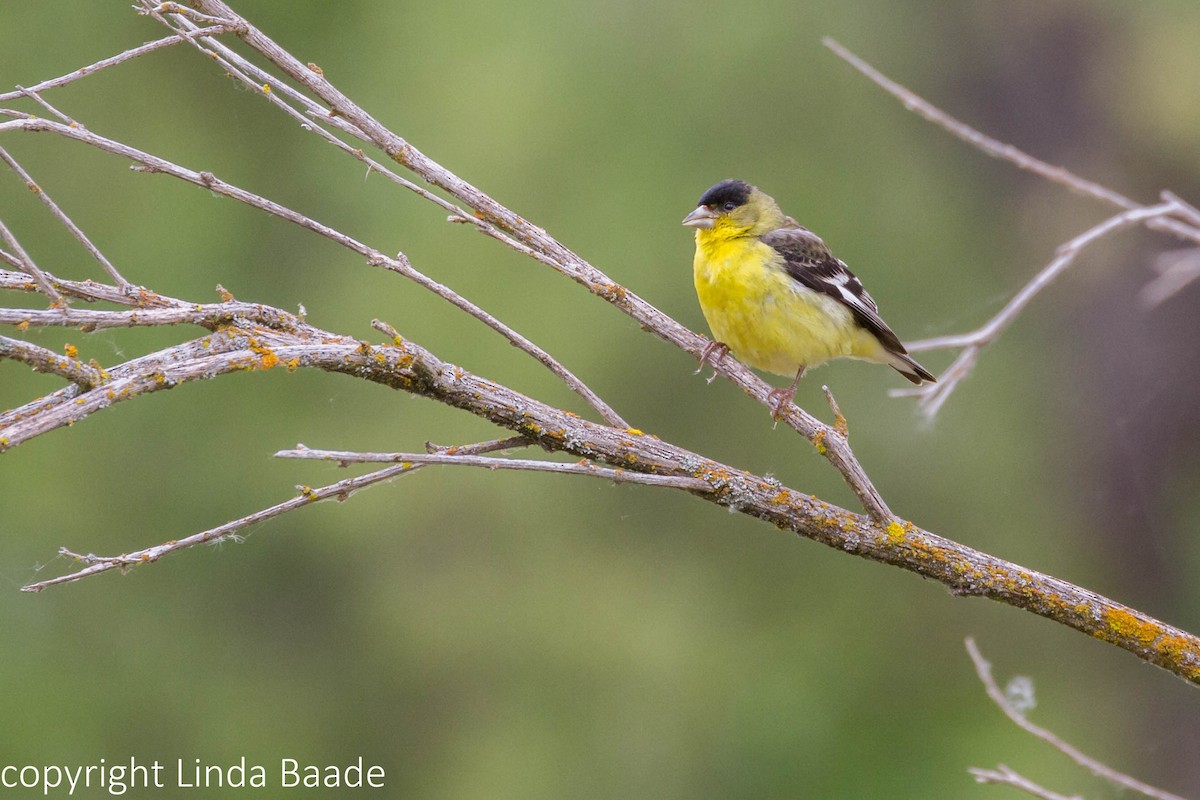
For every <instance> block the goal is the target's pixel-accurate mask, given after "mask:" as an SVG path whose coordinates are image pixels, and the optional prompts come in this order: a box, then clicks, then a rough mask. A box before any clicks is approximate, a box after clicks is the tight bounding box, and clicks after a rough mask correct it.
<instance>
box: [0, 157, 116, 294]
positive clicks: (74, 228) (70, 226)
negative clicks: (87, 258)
mask: <svg viewBox="0 0 1200 800" xmlns="http://www.w3.org/2000/svg"><path fill="white" fill-rule="evenodd" d="M0 161H3V162H4V163H5V164H7V165H8V166H9V168H10V169H11V170H12V171H13V172H15V173H17V175H18V176H19V177H20V178H21V180H23V181H25V185H26V186H28V187H29V190H30V191H31V192H33V193H34V194H36V195H37V197H38V199H39V200H41V201H42V203H44V204H45V206H46V207H47V208H49V209H50V213H51V214H53V215H54V216H55V218H57V219H58V221H59V222H61V223H62V224H63V226H64V227H65V228H66V229H67V230H69V231H70V232H71V235H72V236H74V237H75V238H76V239H78V240H79V243H80V244H82V245H83V248H84V249H85V250H87V251H88V253H90V254H91V256H92V258H94V259H96V260H97V261H99V262H100V266H101V267H103V268H104V271H105V272H107V273H108V275H109V277H110V278H112V279H113V280H114V281H116V282H117V284H118V285H119V286H120V287H121V288H122V289H128V288H129V286H130V284H129V281H127V280H125V279H124V278H123V277H121V273H119V272H117V268H116V267H114V266H113V265H112V262H110V261H109V260H108V259H107V258H105V257H104V254H103V253H101V252H100V250H99V248H97V247H96V245H94V244H92V240H91V239H89V238H88V237H87V234H85V233H84V232H83V231H82V230H80V229H79V226H78V225H76V224H75V223H74V222H72V221H71V218H70V217H68V216H67V215H66V213H64V212H63V210H62V209H61V208H59V207H58V204H57V203H55V202H54V201H53V200H52V199H50V195H48V194H46V190H45V189H43V188H42V187H41V186H40V185H38V184H37V183H35V182H34V180H33V178H32V177H31V176H30V175H29V173H28V172H26V171H25V168H24V167H22V166H21V165H20V164H19V163H17V160H16V159H15V158H13V157H12V156H11V155H9V154H8V151H7V150H5V149H4V148H3V147H0Z"/></svg>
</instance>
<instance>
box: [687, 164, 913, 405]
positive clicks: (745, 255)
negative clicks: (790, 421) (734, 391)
mask: <svg viewBox="0 0 1200 800" xmlns="http://www.w3.org/2000/svg"><path fill="white" fill-rule="evenodd" d="M683 224H684V225H688V226H691V227H693V228H695V229H696V258H695V261H694V262H693V272H694V278H695V282H696V295H697V296H698V297H699V299H700V308H701V309H702V310H703V311H704V318H705V319H706V320H708V326H709V328H711V329H712V334H713V340H714V341H713V342H711V343H710V344H709V345H708V346H707V347H705V348H704V352H703V354H702V355H701V357H700V366H701V367H703V366H704V364H705V363H707V362H708V361H709V359H710V358H712V357H713V355H714V353H715V354H716V357H715V358H713V363H715V362H716V361H719V360H720V359H721V358H722V357H724V355H725V353H727V352H729V351H730V350H732V351H733V353H734V354H735V355H736V356H737V357H738V358H739V359H741V361H743V362H744V363H746V364H747V365H749V366H751V367H754V368H756V369H761V370H766V371H767V372H773V373H775V374H776V375H792V374H795V376H796V377H795V379H794V380H793V381H792V384H791V386H789V387H788V388H786V389H775V390H774V391H772V392H771V397H772V399H773V400H774V401H775V415H776V416H778V415H779V414H780V413H781V412H782V410H783V408H784V407H785V406H786V405H788V404H789V403H791V401H792V398H793V397H794V396H795V394H796V386H797V384H799V383H800V378H801V377H802V376H803V375H804V371H805V370H806V369H808V368H809V367H815V366H817V365H819V364H823V363H825V362H826V361H829V360H830V359H834V358H858V359H862V360H864V361H873V362H875V363H877V364H887V365H888V366H890V367H892V368H893V369H895V370H896V371H897V372H899V373H900V374H901V375H903V376H904V377H905V378H908V379H909V380H910V381H912V382H913V383H916V384H920V383H921V382H922V381H934V380H936V378H934V376H933V373H931V372H930V371H929V370H927V369H925V368H924V367H922V366H921V365H920V364H918V363H917V362H916V361H915V360H914V359H913V358H912V356H910V355H909V354H908V351H907V350H905V349H904V345H903V344H901V343H900V339H899V338H897V336H896V334H894V333H892V329H891V328H889V327H888V326H887V323H885V322H884V321H883V319H881V318H880V316H879V309H878V307H877V306H876V305H875V301H874V300H872V299H871V296H870V295H869V294H867V292H866V290H865V289H863V285H862V282H861V281H860V280H859V279H858V278H856V277H854V275H853V273H851V272H850V270H849V269H847V268H846V265H845V264H843V263H842V262H841V261H839V260H838V259H837V258H835V257H834V256H833V253H831V252H829V248H828V247H826V246H825V243H824V242H823V241H821V239H820V237H818V236H817V235H816V234H815V233H813V232H812V231H810V230H808V229H807V228H804V227H801V226H800V225H799V223H797V222H796V221H795V220H794V219H792V218H791V217H789V216H787V215H785V214H784V213H783V211H781V210H780V208H779V206H778V204H776V202H775V201H774V200H773V199H772V198H771V197H770V196H768V195H766V194H764V193H763V192H761V191H759V190H758V188H756V187H754V186H751V185H750V184H748V183H746V182H745V181H739V180H727V181H721V182H720V183H718V184H717V185H716V186H713V187H712V188H711V189H709V190H708V191H707V192H705V193H704V194H703V195H702V196H701V198H700V204H699V205H698V206H697V208H696V210H695V211H693V212H692V213H690V214H688V215H687V216H686V217H684V218H683Z"/></svg>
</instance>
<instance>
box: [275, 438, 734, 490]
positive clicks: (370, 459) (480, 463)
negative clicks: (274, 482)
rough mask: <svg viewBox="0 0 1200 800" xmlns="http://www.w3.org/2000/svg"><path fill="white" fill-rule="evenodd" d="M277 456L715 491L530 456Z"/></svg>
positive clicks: (304, 451) (673, 479)
mask: <svg viewBox="0 0 1200 800" xmlns="http://www.w3.org/2000/svg"><path fill="white" fill-rule="evenodd" d="M275 458H301V459H315V460H318V461H336V462H338V463H339V464H370V463H385V464H403V463H408V464H451V465H457V466H465V467H483V468H485V469H493V470H495V469H513V470H527V471H533V472H553V473H557V474H560V475H588V476H591V477H593V478H606V479H608V480H610V481H612V482H613V483H640V484H642V485H645V486H664V487H668V488H671V489H686V490H688V491H692V492H711V491H712V486H711V485H710V484H709V483H708V482H707V481H703V480H700V479H699V478H692V477H689V476H681V475H647V474H643V473H641V472H630V471H629V470H626V469H610V468H608V467H598V466H596V465H595V464H589V463H587V462H582V463H578V464H563V463H562V462H559V461H535V460H533V459H529V458H488V457H486V456H472V455H457V454H448V453H361V452H356V451H353V450H314V449H312V448H309V447H297V448H295V449H293V450H280V451H279V452H277V453H276V454H275Z"/></svg>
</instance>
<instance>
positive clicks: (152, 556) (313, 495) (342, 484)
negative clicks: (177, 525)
mask: <svg viewBox="0 0 1200 800" xmlns="http://www.w3.org/2000/svg"><path fill="white" fill-rule="evenodd" d="M525 444H527V442H526V441H525V440H524V439H523V438H520V437H514V438H511V439H498V440H495V441H490V442H480V443H479V444H468V445H460V446H459V447H457V448H456V450H457V451H458V452H461V453H490V452H494V451H496V450H507V449H509V448H513V447H522V446H524V445H525ZM418 469H420V465H418V464H401V465H399V466H395V467H388V468H386V469H381V470H376V471H375V472H368V473H367V474H366V475H359V476H357V477H354V478H347V479H346V480H343V481H338V482H337V483H333V484H330V485H329V486H323V487H321V488H320V489H310V488H309V487H307V486H297V487H296V488H297V490H299V494H298V495H296V496H295V497H293V498H292V499H290V500H285V501H284V502H282V503H278V504H277V505H273V506H271V507H270V508H264V509H263V510H262V511H256V512H254V513H253V514H249V515H247V516H245V517H241V518H239V519H235V520H233V521H231V522H226V523H225V524H224V525H218V526H217V527H215V528H209V529H208V530H206V531H201V532H200V533H195V534H192V535H191V536H187V537H185V538H183V539H172V540H171V541H169V542H164V543H163V544H159V545H155V546H153V547H147V548H145V549H143V550H136V551H134V552H132V553H122V554H121V555H119V556H98V555H95V554H92V553H89V554H87V555H80V554H79V553H75V552H72V551H71V550H68V549H67V548H65V547H60V548H59V549H58V554H59V555H60V556H68V557H70V558H73V559H75V560H76V561H82V562H84V563H86V564H87V566H86V567H84V568H83V569H80V570H77V571H75V572H72V573H70V574H67V575H60V576H58V577H57V578H50V579H48V580H44V581H37V582H36V583H30V584H27V585H25V586H22V587H21V591H23V592H40V591H42V590H43V589H46V588H48V587H50V586H57V585H59V584H63V583H73V582H75V581H78V580H82V579H83V578H86V577H88V576H90V575H98V574H100V573H101V572H108V571H110V570H114V569H119V570H121V571H122V572H126V571H128V570H130V569H132V568H133V567H136V566H140V565H142V564H152V563H154V562H155V561H158V559H160V558H162V557H163V556H166V555H170V554H172V553H178V552H179V551H181V550H186V549H188V548H190V547H195V546H196V545H199V544H212V543H216V542H221V541H226V540H230V539H235V538H236V537H237V532H238V531H240V530H243V529H244V528H247V527H250V526H251V525H257V524H258V523H260V522H265V521H267V520H269V519H272V518H273V517H278V516H280V515H281V514H286V513H287V512H289V511H294V510H295V509H297V508H302V507H303V506H307V505H311V504H312V503H318V502H320V501H322V500H329V499H330V498H332V499H335V500H337V501H338V502H339V503H341V502H344V501H346V500H349V499H350V497H351V496H352V495H354V493H355V492H357V491H359V490H360V489H365V488H367V487H368V486H375V485H377V484H380V483H384V482H385V481H389V480H391V479H392V478H398V477H400V476H402V475H407V474H408V473H410V472H415V471H416V470H418Z"/></svg>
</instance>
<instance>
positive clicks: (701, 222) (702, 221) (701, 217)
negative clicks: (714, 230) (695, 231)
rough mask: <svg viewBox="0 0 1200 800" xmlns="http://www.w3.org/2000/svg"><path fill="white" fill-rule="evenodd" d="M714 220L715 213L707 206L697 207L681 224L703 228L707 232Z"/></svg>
mask: <svg viewBox="0 0 1200 800" xmlns="http://www.w3.org/2000/svg"><path fill="white" fill-rule="evenodd" d="M716 218H717V212H715V211H713V210H712V209H711V208H709V207H708V206H697V207H696V210H695V211H693V212H692V213H690V214H688V215H687V216H686V217H684V218H683V224H684V225H688V226H690V227H692V228H704V229H706V230H707V229H708V228H711V227H712V226H713V220H715V219H716Z"/></svg>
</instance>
